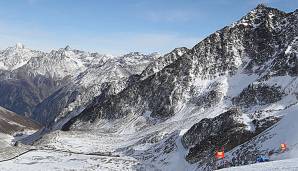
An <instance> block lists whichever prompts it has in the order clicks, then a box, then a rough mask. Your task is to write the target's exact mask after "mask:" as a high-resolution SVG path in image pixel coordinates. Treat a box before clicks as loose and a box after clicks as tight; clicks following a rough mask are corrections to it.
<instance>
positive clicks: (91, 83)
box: [0, 44, 159, 124]
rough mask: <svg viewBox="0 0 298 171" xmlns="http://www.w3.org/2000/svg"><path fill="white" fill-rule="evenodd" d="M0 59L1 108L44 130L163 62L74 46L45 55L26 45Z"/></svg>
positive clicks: (140, 55)
mask: <svg viewBox="0 0 298 171" xmlns="http://www.w3.org/2000/svg"><path fill="white" fill-rule="evenodd" d="M0 54H1V57H0V61H1V66H3V67H2V68H1V69H2V70H0V80H1V83H0V87H1V88H0V94H1V97H2V99H1V100H0V105H2V106H4V107H6V108H8V109H10V110H12V111H15V112H17V113H19V114H21V115H26V116H28V117H31V118H33V119H35V120H37V121H38V122H40V123H42V124H46V123H50V122H51V121H53V120H54V119H55V117H56V116H58V115H60V117H63V116H64V115H66V114H68V112H72V111H75V110H79V108H83V107H84V105H86V104H87V103H89V102H90V101H91V100H92V99H93V98H94V97H95V96H98V95H100V94H101V88H103V89H106V88H108V87H109V86H112V85H113V84H119V88H118V87H115V89H121V86H122V87H123V86H124V85H125V84H126V82H127V81H128V77H129V76H131V75H134V74H140V73H141V72H142V71H143V70H144V68H146V67H147V65H148V64H149V63H150V62H152V61H153V60H154V59H155V58H157V57H159V55H158V54H156V53H153V54H149V55H144V54H141V53H138V52H135V53H130V54H127V55H123V56H119V57H113V56H111V55H100V54H98V53H89V52H84V51H80V50H75V49H71V48H70V47H69V46H66V47H65V48H61V49H58V50H52V51H51V52H49V53H45V52H39V51H34V50H30V49H27V48H25V46H24V45H22V44H17V45H16V46H15V47H10V48H7V49H5V50H3V51H1V52H0ZM102 84H104V85H102ZM120 84H122V85H120ZM104 86H106V87H104ZM113 91H120V90H113ZM53 98H55V100H54V99H53Z"/></svg>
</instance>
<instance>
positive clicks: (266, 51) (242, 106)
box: [62, 5, 298, 169]
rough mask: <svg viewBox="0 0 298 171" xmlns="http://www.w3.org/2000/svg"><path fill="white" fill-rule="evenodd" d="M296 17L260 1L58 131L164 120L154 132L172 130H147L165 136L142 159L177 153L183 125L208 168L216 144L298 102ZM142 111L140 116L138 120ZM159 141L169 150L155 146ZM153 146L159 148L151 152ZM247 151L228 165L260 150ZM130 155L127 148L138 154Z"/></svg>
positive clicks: (241, 137) (263, 124)
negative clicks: (234, 20) (107, 124)
mask: <svg viewBox="0 0 298 171" xmlns="http://www.w3.org/2000/svg"><path fill="white" fill-rule="evenodd" d="M297 17H298V12H297V10H296V11H294V12H291V13H286V12H283V11H280V10H278V9H275V8H270V7H266V6H264V5H259V6H257V7H256V8H255V9H253V10H252V11H250V12H249V13H248V14H247V15H246V16H244V17H243V18H241V19H240V20H239V21H237V22H235V23H233V24H231V25H230V26H227V27H224V28H223V29H220V30H218V31H216V32H215V33H213V34H211V35H210V36H208V37H207V38H205V39H204V40H202V41H201V42H199V43H198V44H197V45H195V46H194V47H193V48H191V49H186V48H183V49H178V50H179V53H180V54H181V55H179V56H177V55H176V56H175V57H172V56H171V55H170V56H169V54H167V55H166V56H164V58H162V60H161V59H160V60H157V61H158V62H153V63H152V64H150V65H149V66H148V67H147V68H146V69H145V70H144V71H143V72H142V74H140V75H138V76H135V77H134V81H133V82H132V83H131V84H129V85H128V86H127V87H125V88H124V89H123V90H121V91H120V92H118V93H115V94H112V95H109V96H105V98H102V96H99V97H97V98H96V99H95V100H94V101H93V102H92V103H91V104H90V105H88V106H87V108H85V109H84V110H83V111H82V112H81V113H80V114H79V115H77V116H75V117H73V118H72V119H71V120H70V121H69V122H67V123H66V124H65V125H64V126H63V127H62V129H63V130H81V131H87V130H90V129H91V130H95V131H96V130H97V131H102V130H108V131H112V132H117V130H119V129H120V128H121V131H122V133H123V130H125V129H129V130H130V131H131V129H134V131H136V132H138V131H140V132H141V131H142V130H145V129H146V128H148V127H151V126H152V127H159V126H157V125H162V126H160V127H162V128H163V129H162V131H161V130H156V131H157V132H159V131H161V132H163V131H165V130H167V129H169V130H167V131H165V132H167V133H169V134H170V136H168V137H163V138H164V139H163V138H161V137H155V136H153V135H148V137H147V138H148V139H152V138H153V137H154V138H155V139H159V138H161V139H163V140H162V141H156V142H154V143H153V144H155V145H153V146H152V147H151V148H149V149H148V150H145V151H143V152H142V153H141V154H142V155H144V156H146V155H148V156H150V155H152V156H151V157H148V159H145V161H147V162H149V161H150V162H155V161H156V160H158V159H157V158H159V159H161V157H160V156H159V155H162V156H164V155H166V154H165V153H169V154H173V153H175V151H176V152H177V150H178V149H177V147H176V148H175V144H176V143H175V141H176V140H177V139H179V136H178V135H177V133H175V131H176V130H180V129H181V128H185V129H189V130H188V131H187V132H186V133H185V134H184V136H183V137H181V142H182V144H183V145H184V148H185V149H188V152H187V154H186V160H187V161H188V162H189V163H199V166H200V167H204V169H214V165H216V162H215V161H214V157H213V154H214V150H215V148H216V147H217V146H227V151H230V150H232V149H235V148H237V147H238V146H239V145H241V144H243V143H246V142H248V141H249V140H251V139H253V138H255V137H257V136H259V135H262V133H263V132H264V130H266V129H268V128H270V127H271V126H272V125H274V124H276V123H277V122H278V121H279V120H280V119H281V116H283V115H285V113H282V111H284V110H287V109H289V108H291V107H292V106H293V105H294V106H295V104H296V103H297V90H298V89H297V88H298V87H297V86H298V83H297V76H298V58H297V50H298V37H297V36H298V18H297ZM170 54H171V53H170ZM161 66H162V67H161ZM155 68H157V69H156V70H155ZM149 71H150V72H149ZM277 106H282V107H277ZM141 117H143V118H145V121H143V120H138V119H136V118H141ZM205 117H207V118H212V117H215V118H214V119H205V120H204V119H203V118H205ZM201 119H203V120H201ZM106 121H109V122H111V123H116V124H115V125H114V128H109V129H107V126H106V125H104V123H106ZM102 125H103V127H101V126H102ZM165 125H167V126H165ZM192 125H193V126H192ZM160 127H159V129H161V128H160ZM118 128H119V129H118ZM146 130H147V129H146ZM124 132H125V131H124ZM205 133H206V135H205ZM268 134H269V133H268ZM235 137H236V139H234V138H235ZM143 141H145V142H147V143H148V141H146V140H145V139H144V140H143ZM178 142H179V141H178ZM165 143H168V144H165ZM156 144H158V145H156ZM176 145H177V144H176ZM157 146H158V147H157ZM160 146H168V147H169V146H170V147H171V148H167V150H166V151H167V152H160V151H162V150H160V148H161V147H160ZM132 149H133V148H132ZM154 149H155V150H157V149H159V152H156V153H157V154H153V152H152V151H154ZM248 151H249V150H248ZM253 151H254V152H251V153H249V152H248V153H247V154H246V155H248V156H249V157H243V156H242V158H241V161H239V160H237V157H234V158H233V157H231V158H230V160H231V161H230V163H233V164H234V165H236V164H241V163H249V162H253V161H254V160H255V157H254V156H255V155H257V154H258V152H256V151H258V150H256V149H254V150H253ZM131 153H132V154H131ZM135 153H137V152H135ZM135 153H133V152H131V151H130V152H129V154H130V155H132V156H134V157H136V156H139V154H138V155H137V154H135ZM243 155H244V154H243ZM169 156H171V155H169ZM161 160H162V159H161ZM167 161H168V160H165V161H164V162H165V163H166V162H167ZM212 161H213V162H212ZM168 162H169V161H168ZM165 165H166V164H165Z"/></svg>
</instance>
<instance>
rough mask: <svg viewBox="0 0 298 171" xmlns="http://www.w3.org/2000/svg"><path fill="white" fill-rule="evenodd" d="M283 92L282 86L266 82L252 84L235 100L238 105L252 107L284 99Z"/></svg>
mask: <svg viewBox="0 0 298 171" xmlns="http://www.w3.org/2000/svg"><path fill="white" fill-rule="evenodd" d="M282 96H283V92H282V90H281V89H280V87H274V86H271V87H270V86H268V85H266V84H250V85H249V86H248V87H247V88H245V89H244V90H243V91H242V92H241V93H240V94H239V96H237V97H234V99H233V102H234V104H236V105H239V106H244V107H251V106H255V105H265V104H270V103H274V102H277V101H279V100H281V99H282Z"/></svg>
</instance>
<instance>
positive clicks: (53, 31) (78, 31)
mask: <svg viewBox="0 0 298 171" xmlns="http://www.w3.org/2000/svg"><path fill="white" fill-rule="evenodd" d="M259 3H264V4H267V5H268V6H272V7H275V8H279V9H281V10H284V11H287V12H290V11H294V10H295V9H297V8H298V0H0V48H1V49H4V48H6V47H8V46H12V45H14V44H15V43H16V42H21V43H23V44H25V45H26V46H27V47H29V48H32V49H39V50H45V51H48V50H51V49H56V48H61V47H65V46H66V45H70V46H71V47H72V48H76V49H81V50H88V51H97V52H99V53H109V54H123V53H127V52H131V51H140V52H144V53H148V52H160V53H165V52H169V51H170V50H172V49H173V48H175V47H180V46H186V47H192V46H194V45H195V44H196V43H197V42H199V40H201V39H202V38H204V37H206V36H207V35H209V34H210V33H212V32H214V31H216V30H218V29H220V28H222V27H224V26H226V25H229V24H231V23H232V22H234V21H236V20H238V19H239V18H241V17H242V16H243V15H245V14H246V13H247V12H249V10H251V9H253V8H254V7H256V5H257V4H259Z"/></svg>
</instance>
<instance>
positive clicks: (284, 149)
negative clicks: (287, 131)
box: [280, 143, 287, 152]
mask: <svg viewBox="0 0 298 171" xmlns="http://www.w3.org/2000/svg"><path fill="white" fill-rule="evenodd" d="M280 149H281V151H282V152H284V151H286V149H287V144H285V143H282V144H280Z"/></svg>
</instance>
